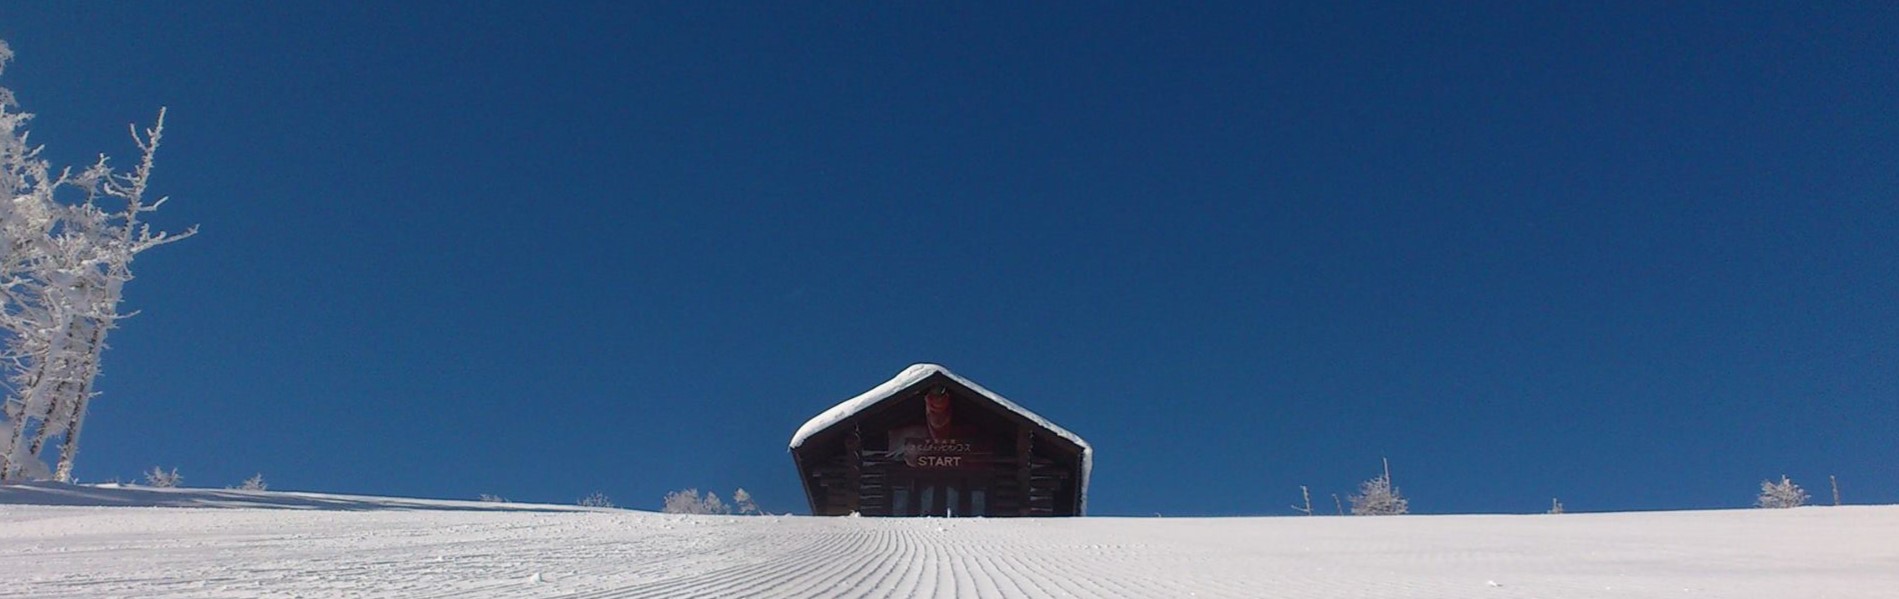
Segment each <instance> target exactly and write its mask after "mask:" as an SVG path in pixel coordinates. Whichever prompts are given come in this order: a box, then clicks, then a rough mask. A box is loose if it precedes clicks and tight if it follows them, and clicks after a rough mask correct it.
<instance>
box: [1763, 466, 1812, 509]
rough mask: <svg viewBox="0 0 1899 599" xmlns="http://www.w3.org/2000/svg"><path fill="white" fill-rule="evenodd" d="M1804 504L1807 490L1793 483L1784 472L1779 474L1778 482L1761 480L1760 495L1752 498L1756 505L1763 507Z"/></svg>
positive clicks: (1786, 506)
mask: <svg viewBox="0 0 1899 599" xmlns="http://www.w3.org/2000/svg"><path fill="white" fill-rule="evenodd" d="M1806 504H1807V491H1806V490H1805V489H1802V488H1800V485H1796V484H1794V482H1793V481H1792V480H1790V479H1788V478H1787V475H1785V474H1782V475H1780V482H1774V481H1771V480H1763V481H1761V494H1760V497H1758V498H1756V499H1755V500H1754V505H1755V506H1756V507H1764V508H1789V507H1800V506H1803V505H1806Z"/></svg>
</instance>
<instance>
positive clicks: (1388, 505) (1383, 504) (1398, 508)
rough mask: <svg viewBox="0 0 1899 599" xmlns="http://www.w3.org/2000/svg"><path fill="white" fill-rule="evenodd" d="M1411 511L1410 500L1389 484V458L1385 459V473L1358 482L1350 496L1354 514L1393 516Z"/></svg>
mask: <svg viewBox="0 0 1899 599" xmlns="http://www.w3.org/2000/svg"><path fill="white" fill-rule="evenodd" d="M1408 513H1411V502H1410V501H1409V500H1406V499H1405V498H1404V495H1402V494H1400V493H1398V488H1397V487H1394V486H1392V485H1391V460H1389V459H1387V460H1385V473H1384V474H1380V475H1378V477H1377V478H1373V479H1371V480H1368V481H1365V482H1362V483H1359V484H1358V494H1357V495H1353V496H1352V515H1354V516H1395V515H1398V514H1408Z"/></svg>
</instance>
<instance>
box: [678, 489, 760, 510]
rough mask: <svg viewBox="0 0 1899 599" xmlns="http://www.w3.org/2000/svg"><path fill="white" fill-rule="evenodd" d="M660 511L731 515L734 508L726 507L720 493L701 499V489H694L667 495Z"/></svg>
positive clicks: (707, 495)
mask: <svg viewBox="0 0 1899 599" xmlns="http://www.w3.org/2000/svg"><path fill="white" fill-rule="evenodd" d="M749 497H750V495H747V498H749ZM660 511H662V512H665V513H668V514H730V513H732V508H730V507H726V505H725V502H724V501H721V500H720V499H719V494H718V493H713V492H710V491H708V492H706V494H705V496H704V497H701V496H700V495H699V489H697V488H692V489H686V490H683V491H673V492H671V493H667V494H666V504H665V505H664V506H663V507H661V508H660Z"/></svg>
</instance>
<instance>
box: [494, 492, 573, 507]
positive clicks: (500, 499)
mask: <svg viewBox="0 0 1899 599" xmlns="http://www.w3.org/2000/svg"><path fill="white" fill-rule="evenodd" d="M476 499H477V500H480V501H481V502H483V503H509V501H508V498H506V497H502V496H500V495H496V494H493V493H482V494H481V496H480V497H476ZM581 501H586V500H585V499H582V500H581ZM581 505H586V504H584V503H583V504H581Z"/></svg>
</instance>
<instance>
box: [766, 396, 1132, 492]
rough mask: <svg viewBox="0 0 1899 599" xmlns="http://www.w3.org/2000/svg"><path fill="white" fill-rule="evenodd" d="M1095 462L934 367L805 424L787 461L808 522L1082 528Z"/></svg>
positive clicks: (1045, 426) (1047, 426)
mask: <svg viewBox="0 0 1899 599" xmlns="http://www.w3.org/2000/svg"><path fill="white" fill-rule="evenodd" d="M1093 457H1094V450H1093V449H1092V448H1090V447H1089V446H1088V443H1087V442H1086V441H1083V440H1082V439H1081V437H1079V436H1076V435H1075V434H1074V433H1071V432H1068V431H1067V430H1064V429H1062V428H1061V427H1059V426H1056V425H1055V424H1054V423H1052V422H1049V421H1048V420H1046V419H1044V418H1042V417H1040V416H1037V415H1035V414H1034V413H1033V412H1030V411H1028V410H1026V409H1023V408H1022V406H1019V405H1016V404H1015V403H1014V402H1011V401H1009V400H1007V399H1004V398H1003V397H1002V396H1000V395H997V394H995V393H994V392H991V391H990V390H988V389H984V388H983V387H982V386H981V385H977V384H976V383H974V382H971V381H970V380H969V379H965V378H963V377H960V376H957V375H956V374H955V373H952V372H950V371H949V370H948V369H946V368H943V367H942V366H938V365H935V364H917V365H915V366H911V367H909V368H906V369H904V371H903V372H901V373H898V374H897V376H896V378H892V379H890V380H889V381H886V382H884V384H881V385H878V386H876V387H875V388H873V389H871V390H869V391H866V392H864V393H863V394H862V395H858V396H857V397H853V398H851V399H849V400H846V401H845V402H844V403H841V404H838V405H837V406H835V407H832V408H831V409H829V410H825V411H824V413H822V414H819V415H817V417H815V418H812V419H811V420H810V421H809V422H806V423H805V424H804V426H803V427H800V428H799V429H798V432H797V434H795V435H793V436H792V438H791V458H792V461H793V462H795V463H796V464H797V466H798V478H799V480H800V481H802V482H803V483H804V493H805V499H806V500H807V501H809V502H810V504H811V513H812V514H815V515H828V516H841V515H846V514H851V513H857V514H861V515H864V516H989V517H1000V516H1079V515H1082V514H1083V513H1084V512H1085V511H1086V508H1087V501H1088V472H1089V468H1090V465H1091V463H1092V461H1093Z"/></svg>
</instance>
